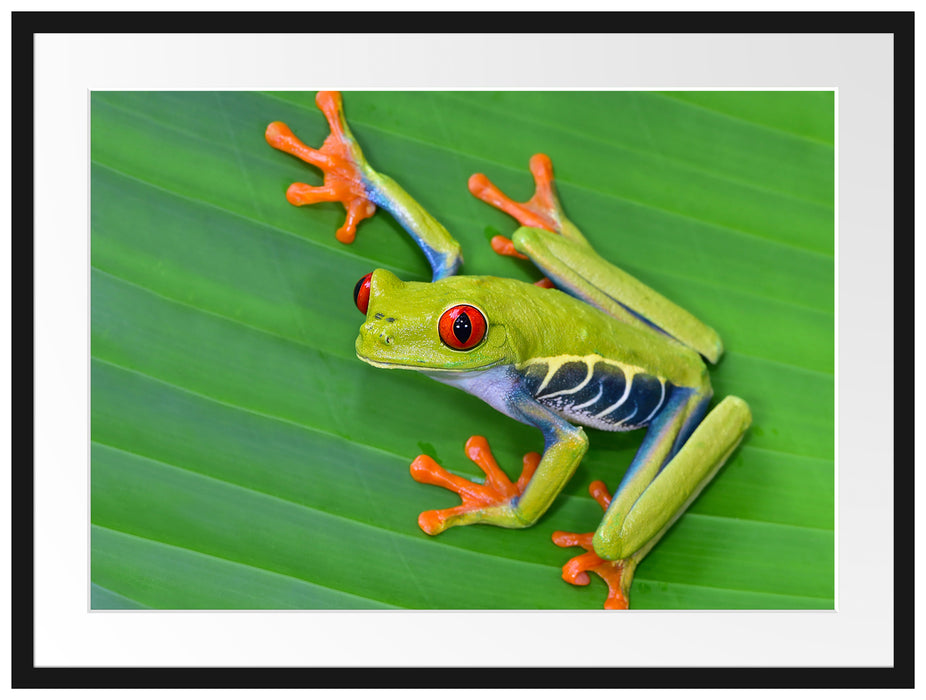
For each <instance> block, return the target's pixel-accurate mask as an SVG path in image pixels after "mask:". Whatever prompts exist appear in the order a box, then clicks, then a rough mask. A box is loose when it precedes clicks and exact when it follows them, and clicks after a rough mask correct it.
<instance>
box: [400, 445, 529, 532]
mask: <svg viewBox="0 0 926 700" xmlns="http://www.w3.org/2000/svg"><path fill="white" fill-rule="evenodd" d="M465 450H466V456H467V457H469V458H470V459H471V460H472V461H473V462H475V463H476V465H477V466H478V467H479V468H480V469H482V471H483V472H485V475H486V479H485V483H484V484H479V483H475V482H473V481H469V480H468V479H464V478H462V477H459V476H455V475H453V474H451V473H450V472H448V471H447V470H446V469H444V468H443V467H441V466H440V465H439V464H438V463H437V462H435V461H434V460H433V459H431V458H430V457H428V456H427V455H419V456H418V457H416V458H415V461H414V462H412V464H411V473H412V478H413V479H414V480H415V481H417V482H419V483H422V484H431V485H432V486H442V487H443V488H445V489H448V490H449V491H453V492H454V493H457V494H459V495H460V498H462V499H463V503H462V505H459V506H456V507H455V508H445V509H443V510H428V511H425V512H424V513H422V514H421V515H419V516H418V525H419V526H420V527H421V529H422V530H424V531H425V532H426V533H428V534H429V535H437V534H438V533H441V532H443V531H444V530H446V529H447V528H448V527H453V526H454V525H466V524H468V523H472V522H478V521H479V518H478V515H479V513H480V512H482V511H484V510H486V509H488V508H492V507H493V506H504V505H505V504H507V503H509V502H510V501H511V500H512V499H514V498H517V497H518V496H520V495H521V494H522V493H523V492H524V488H525V487H526V486H527V483H528V482H529V481H530V479H531V477H532V476H533V474H534V471H535V470H536V469H537V465H538V464H539V463H540V455H539V454H537V453H536V452H528V453H527V454H526V455H524V466H523V469H522V471H521V476H520V477H519V478H518V480H517V482H515V483H511V480H509V479H508V476H507V475H506V474H505V472H503V471H502V470H501V469H500V468H499V466H498V462H496V461H495V457H493V456H492V450H491V449H490V448H489V443H488V442H487V441H486V439H485V438H484V437H482V436H480V435H473V436H472V437H471V438H470V439H469V440H467V441H466V448H465Z"/></svg>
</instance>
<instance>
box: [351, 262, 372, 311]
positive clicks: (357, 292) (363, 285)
mask: <svg viewBox="0 0 926 700" xmlns="http://www.w3.org/2000/svg"><path fill="white" fill-rule="evenodd" d="M372 277H373V273H372V272H368V273H367V274H365V275H364V276H363V277H361V278H360V279H359V280H357V284H355V285H354V303H355V304H356V305H357V308H358V309H360V313H362V314H364V315H365V314H366V312H367V309H368V308H369V306H370V279H371V278H372Z"/></svg>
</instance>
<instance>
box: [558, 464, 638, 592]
mask: <svg viewBox="0 0 926 700" xmlns="http://www.w3.org/2000/svg"><path fill="white" fill-rule="evenodd" d="M588 491H589V493H590V494H591V495H592V498H594V499H595V500H596V501H597V502H598V505H600V506H601V509H602V510H607V509H608V506H609V505H610V504H611V494H610V493H609V492H608V489H607V487H606V486H605V485H604V483H603V482H601V481H593V482H592V483H591V484H590V485H589V487H588ZM594 534H595V533H594V532H587V533H584V534H577V533H575V532H563V531H561V530H557V531H556V532H554V533H553V543H554V544H555V545H557V546H558V547H582V548H583V549H584V550H585V554H579V555H578V556H575V557H573V558H572V559H570V560H569V561H568V562H566V564H565V565H564V566H563V580H564V581H567V582H569V583H571V584H573V585H575V586H587V585H588V584H589V580H590V579H589V577H588V574H587V573H585V572H586V571H591V572H593V573H595V574H598V576H600V577H601V578H602V579H604V582H605V583H606V584H608V598H607V600H605V603H604V607H605V609H606V610H626V609H627V608H629V607H630V601H629V599H628V596H627V592H628V590H629V589H630V577H632V576H633V569H632V568H630V567H629V566H628V563H629V562H628V561H627V560H626V559H618V560H617V561H608V560H607V559H602V558H601V557H599V556H598V555H597V554H595V551H594V549H593V548H592V537H593V536H594Z"/></svg>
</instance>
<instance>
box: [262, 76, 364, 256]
mask: <svg viewBox="0 0 926 700" xmlns="http://www.w3.org/2000/svg"><path fill="white" fill-rule="evenodd" d="M315 104H316V105H318V108H319V109H320V110H321V111H322V112H323V113H324V115H325V118H326V119H327V120H328V125H329V127H331V134H329V136H328V138H326V139H325V143H324V144H323V145H322V147H321V148H320V149H314V148H311V147H309V146H306V145H305V144H304V143H302V141H300V140H299V139H298V138H296V136H295V134H293V132H292V131H290V129H289V127H288V126H286V124H284V123H283V122H273V123H272V124H270V125H269V126H268V127H267V131H266V133H265V134H264V136H265V138H266V139H267V143H269V144H270V145H271V146H273V147H274V148H276V149H278V150H280V151H284V152H285V153H289V154H291V155H294V156H296V157H297V158H299V159H301V160H303V161H305V162H306V163H308V164H309V165H314V166H316V167H317V168H319V169H321V170H322V172H323V173H324V175H325V180H324V184H323V185H322V186H321V187H311V186H310V185H307V184H305V183H303V182H294V183H293V184H291V185H290V186H289V189H288V190H286V199H287V200H288V201H289V203H290V204H293V205H295V206H297V207H298V206H303V205H306V204H316V203H317V202H341V203H342V204H343V205H344V208H345V209H346V210H347V219H346V221H345V222H344V225H343V226H342V227H341V228H339V229H338V231H337V233H336V234H335V235H336V237H337V239H338V240H339V241H341V243H352V242H353V241H354V238H355V237H356V235H357V224H358V223H360V222H361V221H363V219H368V218H369V217H371V216H373V214H374V213H375V212H376V205H375V204H373V202H371V201H370V198H369V189H368V187H367V185H366V184H365V181H364V177H363V173H362V170H361V166H362V165H364V160H363V154H362V153H361V152H360V147H359V146H358V145H357V142H356V141H354V138H353V136H352V135H351V133H350V129H348V127H347V122H346V121H345V120H344V107H343V105H342V103H341V93H339V92H319V93H318V94H317V95H316V96H315Z"/></svg>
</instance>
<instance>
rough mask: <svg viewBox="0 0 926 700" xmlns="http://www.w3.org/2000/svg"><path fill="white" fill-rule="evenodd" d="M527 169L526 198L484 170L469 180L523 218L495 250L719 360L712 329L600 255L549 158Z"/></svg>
mask: <svg viewBox="0 0 926 700" xmlns="http://www.w3.org/2000/svg"><path fill="white" fill-rule="evenodd" d="M531 173H532V174H533V176H534V182H535V184H536V191H535V193H534V195H533V197H531V198H530V199H529V200H528V201H526V202H514V201H512V200H511V199H510V198H509V197H507V196H506V195H505V194H503V193H502V192H501V191H499V189H498V188H497V187H496V186H495V185H493V184H492V183H491V182H489V180H488V178H487V177H486V176H485V175H482V174H477V175H473V176H472V177H471V178H470V180H469V189H470V192H472V193H473V194H474V195H475V196H476V197H478V198H479V199H481V200H482V201H484V202H486V203H488V204H491V205H492V206H493V207H495V208H497V209H500V210H501V211H503V212H505V213H506V214H509V215H511V216H513V217H514V218H515V219H517V220H518V222H520V223H521V228H519V229H518V230H517V231H515V233H514V235H513V236H512V237H511V238H510V239H508V238H505V237H504V236H495V237H494V238H493V239H492V248H493V249H494V250H495V252H496V253H499V254H501V255H512V256H515V257H519V258H524V259H529V260H531V262H533V263H534V264H535V265H536V266H537V267H538V268H539V269H540V271H541V272H543V274H544V275H546V278H547V279H549V280H550V281H551V282H552V284H553V285H555V286H556V287H558V288H559V289H561V290H563V291H564V292H568V293H569V294H571V295H572V296H574V297H577V298H579V299H582V300H583V301H585V302H587V303H589V304H591V305H592V306H595V307H597V308H599V309H601V310H602V311H604V312H605V313H607V314H609V315H611V316H613V317H614V318H616V319H618V320H620V321H622V322H624V323H627V324H628V325H632V326H635V327H637V328H642V329H646V330H649V331H654V332H657V333H663V334H665V335H667V336H669V337H672V338H675V339H676V340H678V341H679V342H681V343H683V344H684V345H687V346H688V347H690V348H692V349H694V350H696V351H697V352H699V353H700V354H701V355H703V356H704V357H705V358H707V359H708V360H709V361H710V362H717V360H718V359H719V358H720V356H721V354H723V344H722V343H721V340H720V337H719V336H718V335H717V333H716V332H715V331H714V330H713V329H712V328H710V327H708V326H707V325H705V324H704V323H702V322H701V321H699V320H698V319H697V318H695V316H693V315H692V314H691V313H689V312H688V311H686V310H685V309H683V308H681V307H680V306H678V305H677V304H675V303H673V302H672V301H670V300H669V299H666V298H665V297H664V296H662V295H661V294H659V293H658V292H656V291H655V290H653V289H651V288H650V287H648V286H647V285H645V284H643V283H642V282H641V281H640V280H638V279H636V278H635V277H633V276H632V275H630V274H628V273H626V272H624V271H623V270H621V269H620V268H619V267H616V266H615V265H612V264H611V263H609V262H608V261H607V260H605V259H604V258H602V257H601V256H600V255H598V254H597V253H596V252H595V250H594V249H593V248H592V247H591V245H589V243H588V241H587V240H586V239H585V237H584V236H583V235H582V233H581V232H580V231H579V229H578V228H577V227H576V226H575V224H573V223H572V222H571V221H569V219H567V218H566V215H565V214H564V213H563V210H562V207H561V205H560V203H559V199H558V198H557V196H556V192H555V190H554V188H553V167H552V165H551V164H550V159H549V158H547V157H546V156H545V155H543V154H537V155H535V156H533V157H532V158H531ZM557 234H558V235H557Z"/></svg>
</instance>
